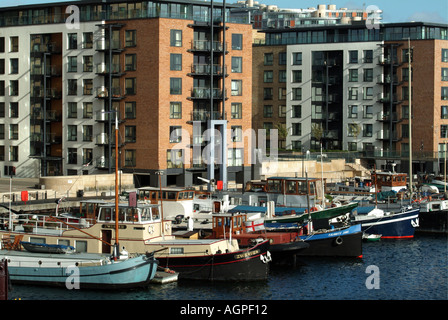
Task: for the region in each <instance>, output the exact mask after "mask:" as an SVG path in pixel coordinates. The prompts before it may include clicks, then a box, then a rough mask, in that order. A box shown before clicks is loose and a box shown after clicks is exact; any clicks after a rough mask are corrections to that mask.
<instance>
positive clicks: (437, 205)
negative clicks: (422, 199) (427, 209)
mask: <svg viewBox="0 0 448 320" xmlns="http://www.w3.org/2000/svg"><path fill="white" fill-rule="evenodd" d="M431 209H432V210H440V204H439V203H434V204H433V205H432V207H431Z"/></svg>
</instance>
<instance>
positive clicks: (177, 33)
mask: <svg viewBox="0 0 448 320" xmlns="http://www.w3.org/2000/svg"><path fill="white" fill-rule="evenodd" d="M170 45H171V46H172V47H182V30H170Z"/></svg>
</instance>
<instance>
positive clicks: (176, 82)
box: [170, 78, 182, 94]
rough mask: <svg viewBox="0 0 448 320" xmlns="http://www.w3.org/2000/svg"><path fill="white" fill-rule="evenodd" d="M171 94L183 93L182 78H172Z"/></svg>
mask: <svg viewBox="0 0 448 320" xmlns="http://www.w3.org/2000/svg"><path fill="white" fill-rule="evenodd" d="M170 94H182V78H171V79H170Z"/></svg>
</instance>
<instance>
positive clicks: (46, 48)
mask: <svg viewBox="0 0 448 320" xmlns="http://www.w3.org/2000/svg"><path fill="white" fill-rule="evenodd" d="M31 52H32V53H52V54H57V53H61V52H62V49H61V46H59V45H58V44H56V42H50V43H48V44H39V43H36V44H33V45H32V46H31Z"/></svg>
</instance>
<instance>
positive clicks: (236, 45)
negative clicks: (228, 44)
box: [232, 33, 243, 50]
mask: <svg viewBox="0 0 448 320" xmlns="http://www.w3.org/2000/svg"><path fill="white" fill-rule="evenodd" d="M232 50H243V35H242V34H238V33H232Z"/></svg>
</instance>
